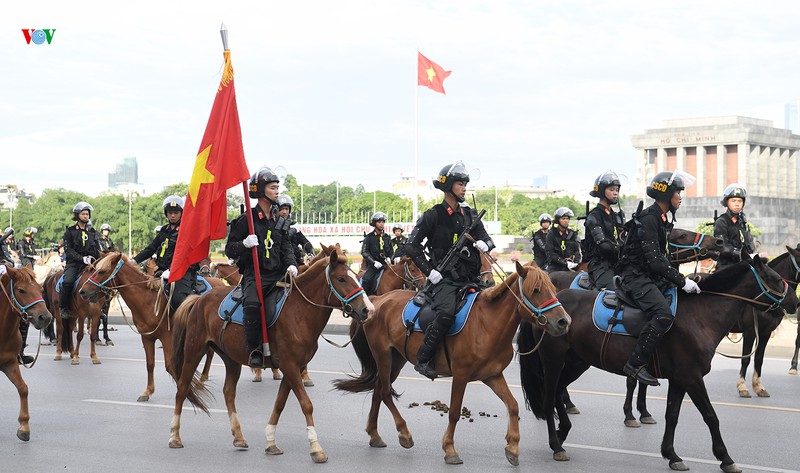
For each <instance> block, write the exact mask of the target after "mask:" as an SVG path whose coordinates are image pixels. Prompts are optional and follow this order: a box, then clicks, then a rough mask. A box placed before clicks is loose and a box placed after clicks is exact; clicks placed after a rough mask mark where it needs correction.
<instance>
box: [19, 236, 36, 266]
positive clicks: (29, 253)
mask: <svg viewBox="0 0 800 473" xmlns="http://www.w3.org/2000/svg"><path fill="white" fill-rule="evenodd" d="M35 256H36V244H35V243H34V242H33V239H31V241H28V239H27V238H23V239H22V241H21V242H19V262H20V264H21V265H22V266H23V267H25V266H30V267H33V261H34V257H35Z"/></svg>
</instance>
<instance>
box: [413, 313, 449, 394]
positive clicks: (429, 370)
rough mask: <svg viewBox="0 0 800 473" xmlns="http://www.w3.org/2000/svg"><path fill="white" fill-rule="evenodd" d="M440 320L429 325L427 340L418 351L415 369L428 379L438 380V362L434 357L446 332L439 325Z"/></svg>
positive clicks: (426, 332)
mask: <svg viewBox="0 0 800 473" xmlns="http://www.w3.org/2000/svg"><path fill="white" fill-rule="evenodd" d="M438 320H439V319H438V318H437V319H436V320H434V321H433V322H431V324H430V325H428V329H427V330H425V339H424V340H422V345H420V346H419V350H418V351H417V364H416V365H414V369H415V370H417V372H418V373H419V374H421V375H423V376H425V377H426V378H430V379H432V380H433V379H436V378H437V377H438V375H437V374H436V361H435V360H434V355H435V354H436V347H438V346H439V342H440V341H441V340H442V337H443V336H444V333H445V330H444V329H443V328H442V327H440V326H439V324H437V322H438Z"/></svg>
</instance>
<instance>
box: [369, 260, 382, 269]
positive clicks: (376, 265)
mask: <svg viewBox="0 0 800 473" xmlns="http://www.w3.org/2000/svg"><path fill="white" fill-rule="evenodd" d="M372 265H373V266H375V269H381V268H382V267H383V265H382V264H381V262H380V261H376V262H374V263H373V264H372Z"/></svg>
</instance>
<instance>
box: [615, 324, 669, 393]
mask: <svg viewBox="0 0 800 473" xmlns="http://www.w3.org/2000/svg"><path fill="white" fill-rule="evenodd" d="M653 322H654V321H650V322H648V323H647V325H645V327H644V328H643V329H642V333H640V334H639V340H638V341H637V342H636V347H635V348H634V349H633V353H631V357H630V358H629V359H628V362H627V363H625V366H623V367H622V371H623V372H624V373H625V374H627V375H628V376H630V377H632V378H634V379H635V380H637V381H639V382H641V383H644V384H647V385H648V386H660V385H661V384H660V383H659V382H658V379H656V377H655V376H653V375H651V374H650V372H649V371H647V367H646V365H647V362H648V361H650V358H652V357H653V353H655V351H656V348H657V347H658V342H659V341H661V338H662V337H663V336H664V332H663V331H661V330H659V329H658V328H657V327H656V326H655V324H654V323H653Z"/></svg>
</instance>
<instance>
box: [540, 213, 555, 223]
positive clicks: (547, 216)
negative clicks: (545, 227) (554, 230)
mask: <svg viewBox="0 0 800 473" xmlns="http://www.w3.org/2000/svg"><path fill="white" fill-rule="evenodd" d="M542 222H548V223H553V217H551V216H550V214H548V213H544V214H542V215H539V224H540V225H541V224H542Z"/></svg>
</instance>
